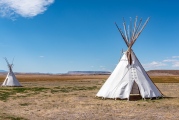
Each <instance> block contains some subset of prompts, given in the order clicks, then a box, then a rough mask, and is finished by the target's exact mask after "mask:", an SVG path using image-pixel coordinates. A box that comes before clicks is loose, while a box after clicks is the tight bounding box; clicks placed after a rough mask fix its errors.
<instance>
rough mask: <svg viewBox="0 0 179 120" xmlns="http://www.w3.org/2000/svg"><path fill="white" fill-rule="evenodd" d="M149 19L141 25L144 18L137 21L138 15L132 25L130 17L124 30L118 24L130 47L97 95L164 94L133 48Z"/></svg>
mask: <svg viewBox="0 0 179 120" xmlns="http://www.w3.org/2000/svg"><path fill="white" fill-rule="evenodd" d="M148 21H149V18H148V19H147V20H146V21H145V23H144V24H143V26H141V24H142V19H141V20H140V21H139V22H137V17H136V19H135V22H134V25H132V19H130V26H128V29H127V27H126V23H125V21H124V23H123V26H124V32H123V31H122V30H121V29H119V27H118V26H117V24H116V26H117V28H118V30H119V32H120V34H121V36H122V38H123V39H124V41H125V43H126V45H127V47H128V49H127V51H126V52H123V56H122V58H121V59H120V61H119V63H118V65H117V66H116V68H115V69H114V71H113V72H112V74H111V75H110V77H109V78H108V79H107V80H106V82H105V83H104V85H103V86H102V87H101V89H100V90H99V92H98V93H97V95H96V96H98V97H102V98H114V99H117V98H120V99H126V98H127V99H128V100H129V97H130V95H131V94H140V95H141V97H142V98H143V99H145V98H158V97H162V96H163V95H162V93H161V92H160V90H159V89H158V88H157V86H155V84H154V83H153V82H152V80H151V79H150V77H149V76H148V74H147V73H146V72H145V70H144V68H143V67H142V65H141V63H140V62H139V60H138V59H137V57H136V55H135V54H134V52H133V50H132V46H133V45H134V43H135V41H136V40H137V38H138V37H139V35H140V33H141V32H142V30H143V29H144V27H145V26H146V24H147V23H148ZM132 26H133V27H132Z"/></svg>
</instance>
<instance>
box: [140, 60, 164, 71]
mask: <svg viewBox="0 0 179 120" xmlns="http://www.w3.org/2000/svg"><path fill="white" fill-rule="evenodd" d="M143 66H144V67H145V68H148V69H155V68H159V67H163V66H166V64H164V63H163V62H156V61H153V62H151V63H148V64H143Z"/></svg>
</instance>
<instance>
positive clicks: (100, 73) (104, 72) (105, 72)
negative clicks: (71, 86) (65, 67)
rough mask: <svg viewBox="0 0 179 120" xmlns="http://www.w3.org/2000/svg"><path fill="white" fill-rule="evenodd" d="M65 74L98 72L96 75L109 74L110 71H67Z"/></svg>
mask: <svg viewBox="0 0 179 120" xmlns="http://www.w3.org/2000/svg"><path fill="white" fill-rule="evenodd" d="M67 74H73V75H74V74H90V75H91V74H98V75H109V74H111V72H108V71H69V72H68V73H67Z"/></svg>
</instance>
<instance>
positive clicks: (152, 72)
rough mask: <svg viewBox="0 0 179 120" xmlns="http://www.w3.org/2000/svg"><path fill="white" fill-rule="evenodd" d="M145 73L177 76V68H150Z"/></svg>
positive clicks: (178, 71) (178, 72)
mask: <svg viewBox="0 0 179 120" xmlns="http://www.w3.org/2000/svg"><path fill="white" fill-rule="evenodd" d="M147 73H148V74H149V75H150V76H178V75H179V70H150V71H147Z"/></svg>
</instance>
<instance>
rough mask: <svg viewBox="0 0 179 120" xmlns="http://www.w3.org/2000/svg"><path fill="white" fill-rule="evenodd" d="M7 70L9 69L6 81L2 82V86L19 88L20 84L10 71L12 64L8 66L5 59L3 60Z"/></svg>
mask: <svg viewBox="0 0 179 120" xmlns="http://www.w3.org/2000/svg"><path fill="white" fill-rule="evenodd" d="M5 60H6V62H7V65H8V68H9V72H8V74H7V76H6V79H5V80H4V82H3V84H2V86H21V84H20V83H19V81H18V80H17V78H16V76H15V75H14V73H13V71H12V67H13V64H9V62H8V61H7V59H6V58H5Z"/></svg>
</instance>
